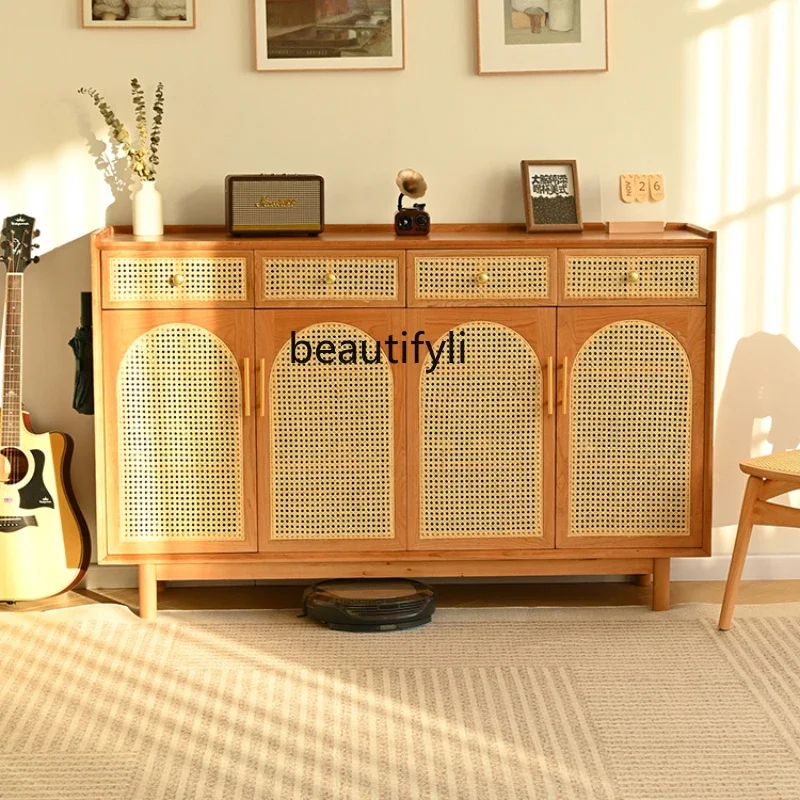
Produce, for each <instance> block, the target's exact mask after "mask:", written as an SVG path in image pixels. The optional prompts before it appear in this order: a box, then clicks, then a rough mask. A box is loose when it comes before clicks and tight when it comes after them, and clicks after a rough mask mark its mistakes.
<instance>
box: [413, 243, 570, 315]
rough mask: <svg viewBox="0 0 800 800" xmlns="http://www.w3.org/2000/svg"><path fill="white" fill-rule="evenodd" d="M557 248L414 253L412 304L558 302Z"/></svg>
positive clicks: (464, 304) (543, 303) (524, 303)
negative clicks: (519, 250)
mask: <svg viewBox="0 0 800 800" xmlns="http://www.w3.org/2000/svg"><path fill="white" fill-rule="evenodd" d="M554 273H555V251H539V252H531V251H530V250H526V251H523V252H513V251H507V252H503V253H498V252H497V251H495V252H494V253H475V252H474V251H473V252H469V253H456V252H446V251H439V252H436V253H417V254H415V255H414V268H413V270H412V271H411V274H410V275H409V290H408V291H409V297H410V298H411V302H410V303H409V305H413V306H448V305H452V306H462V305H463V306H467V305H481V306H493V305H553V304H555V291H554V288H555V287H554V281H553V276H554Z"/></svg>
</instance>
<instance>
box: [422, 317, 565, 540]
mask: <svg viewBox="0 0 800 800" xmlns="http://www.w3.org/2000/svg"><path fill="white" fill-rule="evenodd" d="M555 323H556V312H555V309H552V308H529V309H524V310H523V309H501V308H480V309H475V308H471V309H448V310H444V309H441V310H439V309H428V310H419V311H413V312H410V314H409V324H408V332H409V336H411V335H414V334H416V332H417V331H421V332H423V335H421V338H423V339H425V340H427V341H429V342H430V343H431V345H430V351H429V350H428V348H427V347H426V349H425V350H424V351H423V353H422V358H421V363H420V364H418V365H414V364H410V365H409V388H408V409H409V436H408V441H409V450H408V459H409V461H408V463H409V470H408V471H409V532H410V536H409V541H410V546H411V548H412V549H418V550H437V549H438V550H465V549H487V550H495V551H497V550H508V549H532V548H535V549H541V548H552V547H553V546H554V541H555V538H554V509H553V485H554V480H555V400H554V380H555V369H554V366H555V365H554V359H555V349H556V347H555V344H556V343H555V329H556V325H555ZM462 347H463V350H462ZM431 351H432V352H431ZM432 353H433V354H437V353H440V355H439V357H438V362H437V363H435V364H434V357H435V355H432ZM462 353H463V358H462Z"/></svg>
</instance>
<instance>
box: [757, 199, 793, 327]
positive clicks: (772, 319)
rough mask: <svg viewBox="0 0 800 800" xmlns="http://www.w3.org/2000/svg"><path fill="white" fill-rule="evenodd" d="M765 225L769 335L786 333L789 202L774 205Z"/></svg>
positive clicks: (765, 303) (765, 284) (766, 325)
mask: <svg viewBox="0 0 800 800" xmlns="http://www.w3.org/2000/svg"><path fill="white" fill-rule="evenodd" d="M764 222H765V226H764V238H765V243H764V244H765V246H764V313H763V323H762V326H761V330H763V331H765V332H766V333H776V334H777V333H785V332H786V326H785V320H784V317H783V297H784V292H785V291H786V279H785V276H786V256H787V253H786V239H787V232H788V230H789V228H788V225H789V208H788V206H787V205H786V203H773V204H772V205H770V206H769V207H768V208H767V210H766V214H765V220H764Z"/></svg>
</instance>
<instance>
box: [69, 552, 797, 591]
mask: <svg viewBox="0 0 800 800" xmlns="http://www.w3.org/2000/svg"><path fill="white" fill-rule="evenodd" d="M730 563H731V557H730V556H728V555H724V556H711V558H673V559H672V580H674V581H724V580H725V579H726V578H727V577H728V567H729V566H730ZM564 580H570V581H576V582H580V581H591V580H604V581H607V580H613V576H598V577H597V578H592V577H591V576H585V577H584V576H578V577H570V578H561V579H559V578H556V577H553V578H528V579H525V578H504V579H502V582H503V583H525V582H528V581H530V582H536V583H547V582H548V581H550V582H553V581H558V582H562V581H564ZM744 580H750V581H757V580H761V581H770V580H771V581H788V580H800V554H795V555H752V556H748V558H747V562H746V563H745V566H744ZM447 582H448V583H450V582H452V581H447ZM464 582H470V583H474V582H476V581H475V580H469V581H467V579H464ZM479 582H481V583H491V582H492V581H491V579H488V578H481V579H479ZM138 583H139V579H138V574H137V570H136V567H118V566H107V567H101V566H99V565H98V564H92V565H90V567H89V570H88V572H87V573H86V578H85V579H84V581H83V582H82V584H81V586H82V587H83V588H86V589H133V588H135V587H136V586H138ZM181 583H182V584H183V585H192V584H191V583H188V582H181ZM218 583H221V582H218ZM225 583H229V582H227V581H226V582H225ZM237 583H243V584H244V583H250V584H252V583H253V581H240V582H237ZM258 583H270V581H258ZM281 583H296V581H281ZM195 585H197V586H208V585H210V583H208V582H205V583H202V582H201V583H197V584H195Z"/></svg>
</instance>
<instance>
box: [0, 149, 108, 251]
mask: <svg viewBox="0 0 800 800" xmlns="http://www.w3.org/2000/svg"><path fill="white" fill-rule="evenodd" d="M113 199H114V198H113V194H112V192H111V189H110V188H109V186H108V185H107V184H106V182H105V181H104V179H103V176H102V174H101V173H100V172H98V170H97V169H96V168H95V165H94V162H93V159H92V157H91V156H90V155H89V154H88V153H87V150H86V147H85V145H83V144H81V143H79V142H74V143H70V144H66V145H63V146H62V147H60V148H59V149H58V150H57V151H55V152H54V153H52V154H51V155H49V156H44V157H39V158H34V159H30V160H29V161H27V162H25V163H23V164H21V165H20V166H19V167H18V168H17V169H16V170H15V171H13V172H10V173H9V172H7V173H6V174H3V175H0V209H2V211H3V213H2V216H9V215H11V214H17V213H23V214H29V215H30V216H32V217H35V218H36V224H37V226H38V227H39V228H40V229H41V232H42V235H41V238H40V239H39V242H40V244H41V250H40V251H39V253H40V254H44V253H46V252H48V251H50V250H54V249H55V248H57V247H60V246H62V245H64V244H66V243H67V242H71V241H74V240H75V239H79V238H80V237H82V236H85V235H86V234H88V233H91V231H93V230H96V229H97V228H100V227H103V226H104V225H105V211H106V208H107V207H108V206H109V205H110V204H111V202H112V201H113Z"/></svg>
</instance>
